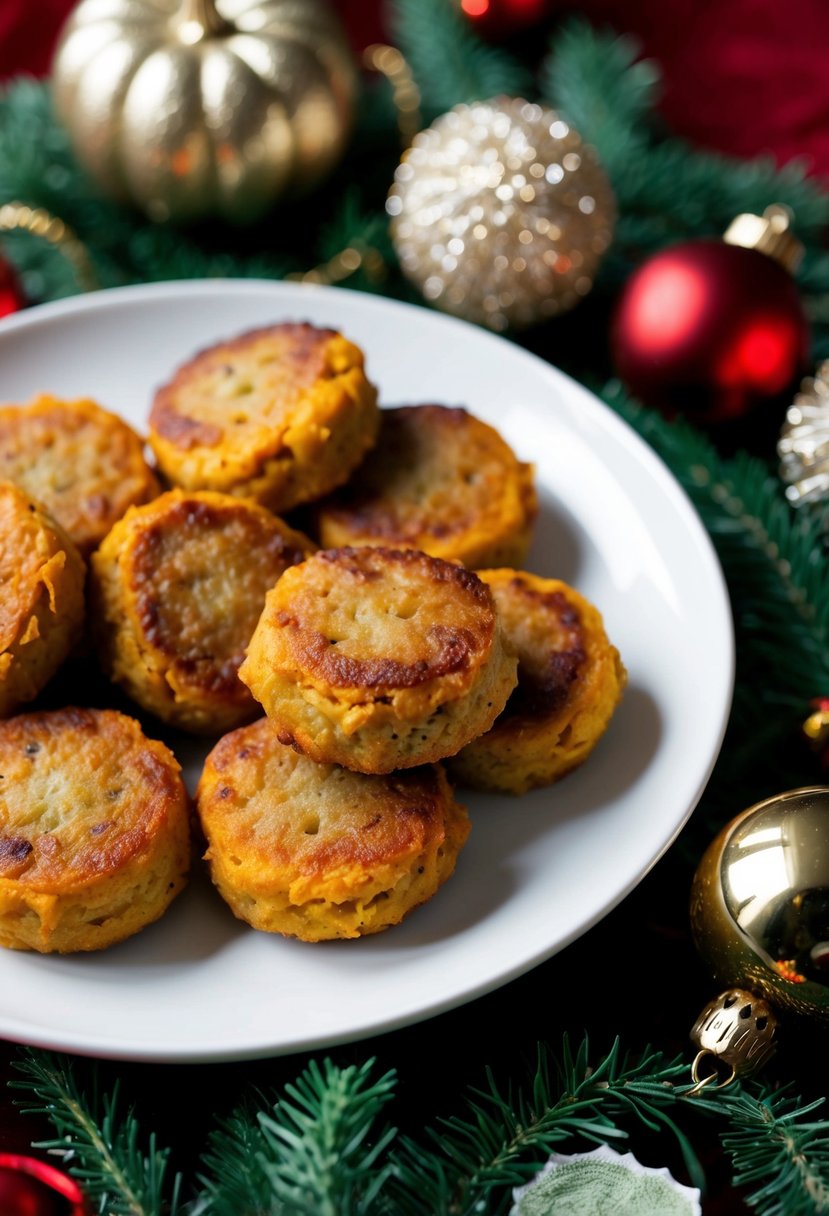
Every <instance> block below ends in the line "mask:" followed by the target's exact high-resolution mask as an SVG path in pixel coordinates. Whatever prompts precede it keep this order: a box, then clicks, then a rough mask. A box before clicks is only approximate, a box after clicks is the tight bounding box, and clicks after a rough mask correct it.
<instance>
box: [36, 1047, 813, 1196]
mask: <svg viewBox="0 0 829 1216" xmlns="http://www.w3.org/2000/svg"><path fill="white" fill-rule="evenodd" d="M75 1067H76V1066H75V1065H71V1064H69V1063H68V1062H66V1061H63V1060H61V1059H60V1058H58V1057H55V1056H51V1055H47V1054H46V1053H40V1052H37V1053H36V1052H29V1053H27V1054H26V1056H25V1057H24V1058H23V1059H22V1060H21V1061H20V1062H19V1064H18V1068H19V1070H20V1072H21V1074H22V1080H20V1081H17V1082H14V1083H13V1084H14V1085H15V1087H16V1088H17V1089H21V1090H24V1091H25V1092H27V1093H28V1094H30V1095H31V1100H30V1101H29V1102H27V1103H25V1104H24V1109H26V1110H28V1111H33V1112H36V1113H37V1114H40V1115H46V1116H48V1118H49V1119H50V1120H51V1122H52V1123H53V1125H54V1127H55V1131H56V1138H55V1139H54V1140H50V1141H47V1142H43V1143H42V1144H41V1145H40V1147H48V1148H50V1149H52V1150H55V1151H57V1152H59V1153H60V1154H62V1155H63V1164H64V1166H65V1167H66V1168H67V1169H68V1170H69V1171H70V1172H71V1173H72V1174H74V1175H75V1176H76V1177H77V1178H78V1179H79V1180H80V1181H81V1182H82V1184H83V1185H84V1186H85V1187H86V1188H87V1190H88V1193H89V1195H90V1198H91V1199H92V1200H93V1202H94V1203H95V1204H96V1205H97V1211H98V1212H99V1213H101V1214H103V1213H108V1214H110V1216H185V1214H186V1216H474V1214H475V1213H480V1212H485V1213H486V1214H487V1216H499V1214H501V1213H505V1212H507V1211H508V1210H509V1208H510V1205H511V1195H512V1188H513V1187H514V1186H520V1185H522V1184H523V1183H526V1182H527V1181H529V1180H530V1179H532V1178H533V1176H534V1175H535V1174H536V1173H537V1172H538V1170H539V1169H540V1168H541V1166H542V1165H543V1164H544V1162H545V1160H546V1159H547V1157H548V1155H549V1154H550V1152H551V1151H553V1150H558V1149H561V1148H565V1149H566V1150H567V1151H575V1150H577V1149H583V1148H584V1147H585V1146H590V1145H596V1144H603V1143H606V1142H607V1141H608V1140H611V1141H615V1142H616V1143H622V1144H624V1142H625V1141H626V1140H627V1137H628V1135H629V1134H630V1133H632V1132H633V1131H634V1130H635V1129H636V1128H640V1129H643V1130H645V1131H651V1132H657V1133H667V1134H668V1135H669V1136H671V1137H672V1138H674V1139H675V1141H676V1143H677V1144H678V1146H679V1148H680V1150H681V1152H682V1154H683V1157H684V1159H685V1163H686V1168H687V1170H688V1174H689V1177H690V1178H691V1181H692V1182H693V1183H695V1184H702V1183H703V1178H702V1172H701V1169H700V1166H699V1163H698V1162H697V1159H696V1156H695V1153H694V1150H693V1147H692V1144H691V1141H690V1139H689V1137H688V1134H687V1133H686V1132H685V1130H684V1129H683V1127H682V1124H683V1123H685V1122H687V1121H688V1119H689V1118H690V1117H693V1116H694V1115H703V1116H707V1117H713V1118H715V1119H717V1120H720V1121H721V1122H722V1123H723V1125H724V1127H725V1131H724V1134H723V1145H724V1147H725V1149H726V1151H727V1152H728V1154H729V1155H730V1157H731V1159H732V1161H733V1164H734V1169H735V1181H736V1182H737V1183H738V1184H741V1183H747V1184H750V1185H752V1186H755V1185H756V1184H759V1186H758V1187H757V1189H756V1190H755V1191H754V1192H753V1193H752V1195H751V1196H750V1197H749V1203H750V1204H751V1205H752V1206H753V1207H754V1208H755V1209H756V1210H757V1212H758V1213H759V1216H811V1214H812V1213H818V1212H822V1211H825V1210H826V1207H827V1197H828V1196H829V1123H826V1122H818V1121H815V1120H810V1119H808V1118H807V1117H806V1116H808V1115H811V1114H812V1113H813V1112H814V1110H815V1109H816V1107H817V1106H818V1105H819V1103H812V1104H810V1105H804V1104H802V1103H799V1102H798V1101H797V1100H795V1099H793V1098H792V1097H791V1096H789V1095H786V1094H780V1093H777V1094H776V1093H774V1092H773V1091H772V1090H771V1089H770V1088H769V1087H767V1086H763V1085H762V1084H758V1083H756V1082H752V1083H751V1084H749V1085H745V1086H740V1085H737V1086H734V1087H733V1088H732V1089H727V1090H724V1091H722V1092H716V1093H708V1092H707V1091H703V1092H702V1093H701V1094H699V1095H695V1096H689V1093H688V1090H689V1078H688V1065H687V1062H685V1061H683V1060H681V1059H675V1060H667V1059H665V1058H664V1057H663V1056H662V1055H661V1054H660V1053H659V1052H657V1051H652V1050H651V1049H650V1048H646V1049H645V1050H644V1051H643V1052H642V1053H641V1054H639V1055H638V1056H632V1055H629V1054H626V1053H624V1052H622V1050H621V1048H620V1046H619V1043H618V1041H617V1042H615V1043H614V1044H613V1046H612V1047H611V1049H610V1050H609V1051H608V1052H607V1053H605V1055H604V1056H602V1057H600V1058H598V1059H594V1058H593V1057H592V1056H591V1054H590V1050H589V1045H588V1042H587V1039H586V1038H584V1039H583V1040H582V1041H581V1042H580V1043H579V1044H578V1045H577V1046H576V1047H575V1048H573V1046H572V1045H571V1044H570V1042H569V1041H568V1040H567V1039H566V1038H565V1040H564V1041H563V1043H562V1044H561V1048H560V1050H559V1053H558V1055H557V1056H556V1057H554V1056H553V1054H552V1052H551V1051H550V1050H549V1048H547V1047H544V1046H540V1047H539V1049H538V1058H537V1062H536V1066H535V1069H534V1070H533V1071H532V1072H531V1074H530V1076H529V1077H528V1079H527V1081H526V1082H525V1083H524V1084H523V1085H519V1086H514V1087H513V1086H510V1087H508V1088H507V1089H506V1090H504V1089H502V1088H501V1087H500V1085H499V1084H498V1082H497V1081H496V1080H495V1078H494V1077H492V1076H491V1075H490V1076H488V1078H487V1087H486V1088H485V1089H484V1090H473V1091H472V1092H471V1094H470V1095H469V1097H468V1099H467V1102H466V1107H465V1111H464V1113H463V1114H461V1115H456V1116H452V1117H450V1118H448V1119H441V1120H439V1121H438V1122H437V1123H436V1124H435V1126H434V1127H432V1128H427V1131H426V1136H425V1138H423V1139H422V1140H420V1141H418V1142H416V1141H414V1140H412V1139H409V1138H401V1139H397V1138H396V1133H395V1132H394V1130H393V1129H391V1128H388V1127H386V1128H383V1127H382V1126H378V1123H379V1120H380V1118H381V1117H382V1116H383V1115H384V1113H385V1109H386V1106H387V1105H388V1103H389V1101H390V1100H391V1098H392V1097H393V1092H394V1086H395V1077H394V1074H393V1073H387V1074H386V1075H385V1076H383V1077H380V1078H379V1080H376V1081H375V1080H372V1078H371V1069H372V1062H371V1061H368V1062H367V1063H365V1064H363V1065H361V1066H360V1067H355V1066H350V1067H348V1068H339V1067H337V1066H336V1065H334V1064H332V1063H331V1061H330V1060H325V1061H324V1062H323V1063H322V1065H318V1064H317V1063H316V1061H314V1060H312V1061H311V1063H310V1064H309V1065H308V1066H307V1068H306V1069H305V1070H304V1071H303V1072H302V1073H301V1074H300V1076H299V1077H298V1078H297V1080H296V1082H294V1084H292V1085H287V1086H286V1087H285V1094H284V1096H283V1097H281V1098H279V1099H277V1100H276V1101H269V1100H266V1099H264V1098H263V1097H261V1095H257V1098H256V1101H254V1100H253V1098H251V1100H250V1101H249V1102H248V1103H247V1104H246V1105H245V1107H244V1108H242V1109H240V1110H239V1111H237V1112H235V1113H234V1114H233V1115H231V1116H230V1117H229V1118H227V1119H225V1120H223V1121H221V1122H220V1123H219V1124H218V1126H217V1127H216V1130H215V1131H214V1132H213V1133H212V1135H211V1137H210V1142H209V1144H208V1148H207V1152H206V1154H205V1157H204V1163H203V1164H204V1172H203V1173H202V1175H201V1176H200V1178H199V1182H200V1184H201V1186H200V1189H199V1190H198V1191H197V1193H195V1194H193V1195H192V1196H191V1197H190V1198H189V1199H188V1201H187V1202H185V1203H182V1201H181V1200H180V1198H179V1191H180V1189H181V1179H180V1178H179V1177H178V1176H176V1177H175V1178H174V1179H172V1180H170V1181H169V1182H168V1181H167V1174H168V1170H167V1166H168V1150H158V1149H157V1148H156V1146H155V1143H154V1139H153V1137H152V1136H150V1137H149V1139H148V1143H149V1150H148V1152H147V1153H144V1152H143V1151H142V1150H141V1148H140V1147H139V1145H140V1142H141V1139H142V1137H141V1131H140V1128H139V1125H138V1121H137V1119H136V1117H135V1115H134V1113H133V1112H132V1111H127V1112H126V1113H125V1114H123V1115H121V1116H119V1115H118V1114H117V1113H116V1107H117V1093H113V1094H112V1095H109V1096H107V1097H105V1098H104V1099H103V1101H102V1102H99V1100H98V1098H97V1095H96V1094H95V1093H94V1092H93V1094H92V1097H91V1098H88V1097H87V1095H86V1094H85V1093H83V1092H82V1091H81V1089H80V1087H79V1085H78V1083H77V1081H76V1079H75Z"/></svg>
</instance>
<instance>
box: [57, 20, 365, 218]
mask: <svg viewBox="0 0 829 1216" xmlns="http://www.w3.org/2000/svg"><path fill="white" fill-rule="evenodd" d="M53 83H54V95H55V106H56V110H57V113H58V116H59V118H60V119H61V121H62V122H63V124H64V125H65V126H66V128H67V130H68V132H69V135H70V138H71V140H72V146H73V148H74V151H75V154H76V156H77V157H78V160H79V161H80V162H81V163H82V164H83V165H84V166H85V168H86V169H87V170H88V171H89V173H90V174H91V175H92V177H93V178H94V179H95V180H96V181H97V183H98V184H99V185H100V186H101V188H102V189H103V190H104V191H105V192H106V193H107V194H109V195H111V196H113V197H114V198H117V199H119V200H121V201H132V202H134V203H136V204H137V205H138V206H139V207H141V208H142V210H143V211H145V212H146V214H147V215H148V216H149V217H150V218H151V219H154V220H159V221H164V220H196V219H200V218H203V217H206V216H214V215H218V216H222V217H224V218H225V219H229V220H233V221H235V222H239V223H245V222H248V221H251V220H253V219H256V218H257V217H259V216H261V215H262V214H263V213H264V212H265V211H266V210H267V209H268V208H269V207H270V206H271V204H272V203H273V202H274V200H275V199H277V198H279V197H280V196H283V195H289V194H299V193H303V192H305V191H307V190H309V189H311V188H312V187H313V186H315V185H316V184H317V183H318V182H319V181H320V180H321V179H322V178H323V177H324V176H325V174H326V173H327V172H328V171H329V169H331V168H332V167H333V166H334V164H335V163H336V162H337V160H338V159H339V157H340V155H341V153H342V151H343V148H344V146H345V142H346V139H347V136H348V132H349V129H350V125H351V117H352V110H353V104H354V98H355V95H356V87H357V74H356V68H355V66H354V62H353V59H352V56H351V53H350V51H349V49H348V46H347V44H346V42H345V38H344V36H343V34H342V32H341V30H340V28H339V26H338V24H337V22H336V19H335V17H334V16H333V14H332V13H331V12H330V11H329V9H328V8H327V7H326V5H325V3H324V0H218V3H214V0H180V2H178V3H177V2H176V0H82V3H81V4H79V6H78V7H77V9H76V10H75V11H74V13H73V15H72V16H71V17H70V19H69V21H68V22H67V24H66V26H65V28H64V31H63V33H62V35H61V40H60V43H59V46H58V50H57V54H56V58H55V62H54V68H53Z"/></svg>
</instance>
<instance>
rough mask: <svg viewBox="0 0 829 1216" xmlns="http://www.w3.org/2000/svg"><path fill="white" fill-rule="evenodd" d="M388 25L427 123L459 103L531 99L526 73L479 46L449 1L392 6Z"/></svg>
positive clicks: (396, 0)
mask: <svg viewBox="0 0 829 1216" xmlns="http://www.w3.org/2000/svg"><path fill="white" fill-rule="evenodd" d="M388 20H389V26H390V29H391V31H392V34H393V36H394V41H395V43H396V45H397V46H398V47H399V48H400V50H401V51H402V52H403V54H404V56H405V58H406V60H407V61H408V64H409V67H410V68H411V69H412V72H413V74H414V78H415V80H416V81H417V84H418V87H419V88H420V92H421V97H422V101H423V108H424V110H425V111H426V113H427V114H428V115H429V116H430V117H431V116H433V115H434V114H439V113H441V112H442V111H443V110H449V109H451V107H452V106H454V105H457V104H458V103H459V102H462V101H485V100H487V99H488V98H491V97H496V96H498V94H501V93H503V94H506V95H508V96H512V97H521V96H527V95H529V94H530V93H534V90H533V87H532V78H531V76H530V75H529V73H528V72H527V70H526V69H525V68H524V67H523V66H522V65H521V64H520V63H519V62H518V61H517V60H515V59H513V58H512V56H511V55H509V54H508V53H507V52H506V51H504V50H502V49H500V48H496V47H494V46H488V45H487V44H486V43H485V42H481V40H480V39H479V38H478V37H477V35H476V34H475V32H474V31H473V30H472V29H471V28H470V25H469V22H468V21H467V20H465V18H464V17H463V15H462V14H461V12H460V11H459V9H458V8H457V7H456V6H455V5H454V4H452V3H450V0H392V3H391V4H390V5H389V9H388Z"/></svg>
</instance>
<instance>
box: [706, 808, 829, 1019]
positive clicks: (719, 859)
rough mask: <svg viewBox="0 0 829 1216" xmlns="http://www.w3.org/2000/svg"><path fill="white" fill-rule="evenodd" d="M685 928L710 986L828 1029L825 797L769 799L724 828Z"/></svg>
mask: <svg viewBox="0 0 829 1216" xmlns="http://www.w3.org/2000/svg"><path fill="white" fill-rule="evenodd" d="M691 928H692V930H693V934H694V938H695V940H696V944H697V947H698V949H699V951H700V953H701V954H702V956H703V957H704V958H705V959H706V961H707V962H708V964H709V965H710V967H711V970H712V972H713V974H714V977H715V979H717V980H719V981H720V982H721V983H723V984H728V985H734V986H736V987H739V988H745V989H748V990H750V991H751V992H754V993H758V994H759V995H760V996H762V997H764V998H765V999H766V1000H767V1001H768V1002H769V1003H770V1004H771V1005H772V1006H774V1008H775V1009H777V1010H778V1011H781V1012H782V1011H791V1012H794V1013H801V1014H806V1015H808V1016H810V1017H813V1018H817V1019H818V1020H819V1021H821V1022H823V1023H827V1024H829V788H827V787H825V786H819V787H815V788H810V789H801V790H790V791H788V792H787V793H785V794H778V795H777V796H776V797H774V798H767V799H766V801H765V802H759V803H757V805H756V806H753V807H749V809H748V810H747V811H744V812H743V814H742V815H739V816H738V817H737V818H736V819H734V820H733V821H732V822H731V823H729V824H728V825H727V827H725V828H723V830H722V831H721V832H720V834H719V836H717V838H716V839H715V840H714V842H713V843H712V844H711V845H709V847H708V849H707V850H706V852H705V854H704V856H703V858H702V861H701V862H700V864H699V868H698V869H697V873H696V875H695V878H694V884H693V889H692V892H691Z"/></svg>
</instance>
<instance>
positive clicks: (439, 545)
mask: <svg viewBox="0 0 829 1216" xmlns="http://www.w3.org/2000/svg"><path fill="white" fill-rule="evenodd" d="M537 510H538V504H537V499H536V494H535V489H534V485H533V472H532V467H531V466H530V465H528V464H524V463H522V462H520V461H518V460H517V459H516V456H515V454H514V452H513V451H512V449H511V448H510V447H509V446H508V445H507V443H506V442H505V441H504V439H503V438H502V436H501V435H500V434H499V433H498V432H497V431H496V430H495V428H494V427H491V426H490V425H489V424H488V423H485V422H483V421H482V420H481V419H480V418H477V417H475V416H474V415H473V414H470V413H469V411H468V410H466V409H464V408H463V407H460V406H444V405H437V404H427V405H408V406H399V407H396V408H394V409H386V410H383V411H381V415H380V434H379V437H378V442H377V445H376V447H375V449H374V451H373V452H370V453H369V455H368V456H367V457H366V459H365V460H364V462H363V464H362V465H361V467H360V469H359V471H358V473H357V475H356V476H355V477H354V478H353V479H352V481H351V482H350V483H349V484H347V485H346V486H345V487H344V488H343V489H341V490H339V491H337V492H336V494H334V495H332V496H331V497H330V498H329V499H327V500H326V501H325V502H323V503H321V504H320V506H319V508H318V510H317V522H318V528H319V534H320V540H321V543H322V544H323V545H324V546H325V547H329V546H336V545H348V544H370V545H373V544H386V545H390V546H393V547H398V548H403V547H411V548H413V549H422V550H424V551H425V552H427V553H431V554H432V555H433V556H435V557H441V558H445V559H448V560H459V561H462V562H464V564H465V565H468V566H472V567H480V566H486V565H490V564H492V563H493V562H494V561H496V560H497V561H499V562H500V561H501V560H506V559H507V558H508V559H510V560H516V561H517V560H518V559H519V558H522V559H523V556H524V555H525V553H526V549H527V546H528V544H529V540H530V533H531V528H532V524H533V522H534V520H535V516H536V514H537Z"/></svg>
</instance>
